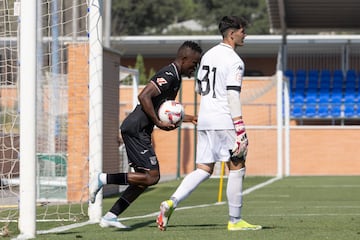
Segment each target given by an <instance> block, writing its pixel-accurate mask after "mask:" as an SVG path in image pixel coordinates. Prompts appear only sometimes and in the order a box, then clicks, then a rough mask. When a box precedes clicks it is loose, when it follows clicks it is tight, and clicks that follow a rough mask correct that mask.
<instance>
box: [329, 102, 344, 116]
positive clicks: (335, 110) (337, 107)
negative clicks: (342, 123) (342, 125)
mask: <svg viewBox="0 0 360 240" xmlns="http://www.w3.org/2000/svg"><path fill="white" fill-rule="evenodd" d="M330 115H331V117H334V118H339V117H341V104H337V103H336V104H331V108H330Z"/></svg>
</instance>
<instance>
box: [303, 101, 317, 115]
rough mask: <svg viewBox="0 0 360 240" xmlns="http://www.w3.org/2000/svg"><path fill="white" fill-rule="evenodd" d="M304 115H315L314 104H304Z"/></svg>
mask: <svg viewBox="0 0 360 240" xmlns="http://www.w3.org/2000/svg"><path fill="white" fill-rule="evenodd" d="M305 117H307V118H314V117H316V104H306V108H305Z"/></svg>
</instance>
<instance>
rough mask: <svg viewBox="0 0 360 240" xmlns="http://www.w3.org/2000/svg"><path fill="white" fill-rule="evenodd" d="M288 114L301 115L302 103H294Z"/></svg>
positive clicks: (292, 115)
mask: <svg viewBox="0 0 360 240" xmlns="http://www.w3.org/2000/svg"><path fill="white" fill-rule="evenodd" d="M290 115H291V117H293V118H301V117H303V105H302V104H294V105H293V106H292V108H291V113H290Z"/></svg>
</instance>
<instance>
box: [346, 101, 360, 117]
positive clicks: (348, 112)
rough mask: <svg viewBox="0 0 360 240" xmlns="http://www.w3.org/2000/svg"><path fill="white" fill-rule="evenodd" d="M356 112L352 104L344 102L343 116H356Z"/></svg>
mask: <svg viewBox="0 0 360 240" xmlns="http://www.w3.org/2000/svg"><path fill="white" fill-rule="evenodd" d="M356 115H357V112H356V110H355V107H354V104H344V116H345V117H347V118H352V117H356Z"/></svg>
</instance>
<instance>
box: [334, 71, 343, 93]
mask: <svg viewBox="0 0 360 240" xmlns="http://www.w3.org/2000/svg"><path fill="white" fill-rule="evenodd" d="M343 80H344V75H343V72H342V71H341V70H334V73H333V81H332V85H331V86H332V89H342V88H343V86H344V81H343Z"/></svg>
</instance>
